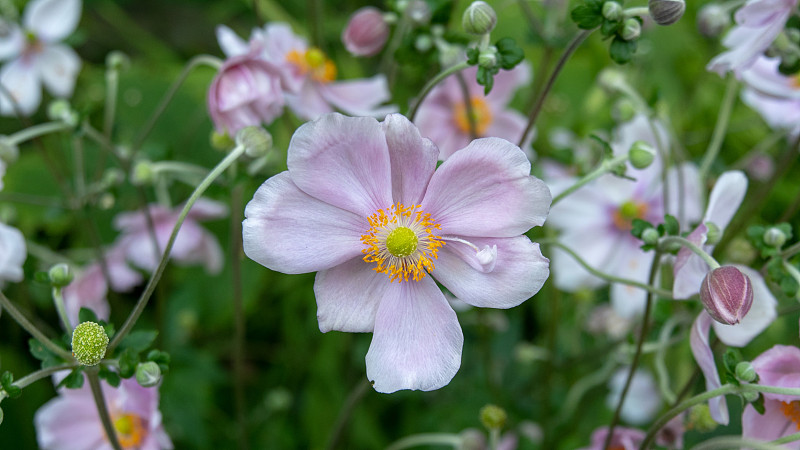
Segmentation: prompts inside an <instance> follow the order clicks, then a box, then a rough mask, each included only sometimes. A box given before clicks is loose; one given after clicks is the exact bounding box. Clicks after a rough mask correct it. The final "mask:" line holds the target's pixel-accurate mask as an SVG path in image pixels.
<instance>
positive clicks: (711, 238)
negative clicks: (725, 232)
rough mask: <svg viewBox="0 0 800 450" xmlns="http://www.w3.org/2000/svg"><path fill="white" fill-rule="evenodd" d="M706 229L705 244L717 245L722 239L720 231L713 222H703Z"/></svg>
mask: <svg viewBox="0 0 800 450" xmlns="http://www.w3.org/2000/svg"><path fill="white" fill-rule="evenodd" d="M705 226H706V229H707V230H708V231H706V244H708V245H717V244H719V241H720V239H722V230H720V229H719V227H718V226H717V224H715V223H714V222H705Z"/></svg>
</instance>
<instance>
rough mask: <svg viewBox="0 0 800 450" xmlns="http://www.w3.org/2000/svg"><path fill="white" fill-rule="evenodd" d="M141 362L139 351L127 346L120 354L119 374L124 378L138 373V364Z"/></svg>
mask: <svg viewBox="0 0 800 450" xmlns="http://www.w3.org/2000/svg"><path fill="white" fill-rule="evenodd" d="M137 364H139V352H136V351H134V350H133V349H130V348H127V349H125V350H124V351H123V352H122V353H121V354H120V355H119V375H120V376H121V377H122V378H130V377H132V376H133V375H134V374H135V373H136V365H137Z"/></svg>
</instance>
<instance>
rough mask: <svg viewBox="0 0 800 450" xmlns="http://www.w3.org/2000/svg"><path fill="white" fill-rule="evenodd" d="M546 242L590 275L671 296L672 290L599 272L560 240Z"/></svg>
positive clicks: (659, 294) (660, 295)
mask: <svg viewBox="0 0 800 450" xmlns="http://www.w3.org/2000/svg"><path fill="white" fill-rule="evenodd" d="M548 244H552V245H555V246H556V247H558V248H560V249H562V250H564V251H565V252H567V253H568V254H569V255H570V256H572V258H574V259H575V261H577V263H578V264H580V265H581V266H582V267H583V268H584V269H586V270H587V271H588V272H589V273H591V274H592V275H594V276H596V277H600V278H602V279H604V280H606V281H609V282H611V283H620V284H625V285H628V286H634V287H638V288H639V289H644V290H645V291H647V292H650V293H653V294H655V295H658V296H659V297H664V298H672V292H669V291H667V290H665V289H659V288H657V287H653V286H650V285H649V284H644V283H642V282H640V281H635V280H629V279H627V278H621V277H616V276H614V275H609V274H607V273H605V272H601V271H599V270H597V269H595V268H594V267H592V266H590V265H589V263H587V262H586V261H584V260H583V259H581V257H580V256H578V254H577V253H575V252H574V251H573V250H572V249H571V248H569V247H567V246H566V245H564V244H562V243H560V242H557V241H552V242H549V241H548Z"/></svg>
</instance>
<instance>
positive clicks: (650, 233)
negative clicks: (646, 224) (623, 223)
mask: <svg viewBox="0 0 800 450" xmlns="http://www.w3.org/2000/svg"><path fill="white" fill-rule="evenodd" d="M660 238H661V236H660V235H659V234H658V230H656V229H655V228H653V227H650V228H648V229H646V230H644V231H643V232H642V241H644V243H645V244H647V245H657V244H658V240H659V239H660Z"/></svg>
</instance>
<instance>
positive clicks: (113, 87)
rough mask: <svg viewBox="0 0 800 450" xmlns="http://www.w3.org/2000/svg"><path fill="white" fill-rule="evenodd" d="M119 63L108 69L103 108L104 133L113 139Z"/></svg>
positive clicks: (109, 138) (107, 137)
mask: <svg viewBox="0 0 800 450" xmlns="http://www.w3.org/2000/svg"><path fill="white" fill-rule="evenodd" d="M117 67H118V66H117V65H112V66H111V67H108V68H107V69H106V105H105V108H103V135H105V137H106V139H108V140H109V141H110V140H111V133H112V132H113V131H114V116H115V115H116V113H117V91H118V88H119V70H118V68H117Z"/></svg>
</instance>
